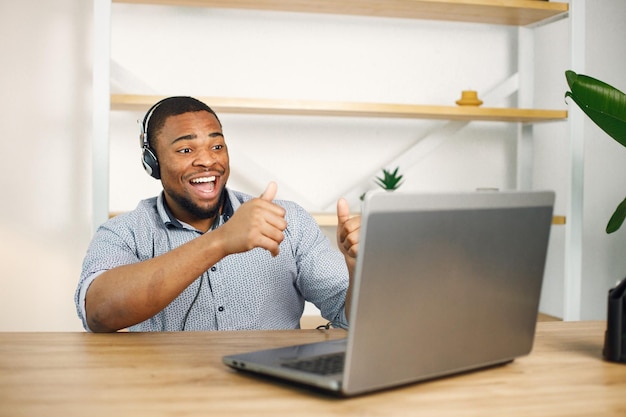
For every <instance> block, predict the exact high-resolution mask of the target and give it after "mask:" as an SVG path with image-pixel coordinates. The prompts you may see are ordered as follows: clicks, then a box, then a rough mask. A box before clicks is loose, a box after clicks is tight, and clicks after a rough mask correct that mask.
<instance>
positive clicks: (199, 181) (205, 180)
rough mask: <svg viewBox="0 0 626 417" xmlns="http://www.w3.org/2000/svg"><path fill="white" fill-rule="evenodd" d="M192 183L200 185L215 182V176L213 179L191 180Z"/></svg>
mask: <svg viewBox="0 0 626 417" xmlns="http://www.w3.org/2000/svg"><path fill="white" fill-rule="evenodd" d="M191 182H192V183H194V184H200V183H202V182H215V175H213V176H211V177H202V178H196V179H194V180H191Z"/></svg>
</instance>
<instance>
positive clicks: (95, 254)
mask: <svg viewBox="0 0 626 417" xmlns="http://www.w3.org/2000/svg"><path fill="white" fill-rule="evenodd" d="M114 220H115V221H114ZM123 230H124V229H123V228H122V227H120V226H119V222H118V221H117V220H116V219H112V220H110V221H109V222H107V223H105V224H104V225H102V226H100V227H99V228H98V230H97V231H96V233H95V235H94V237H93V239H92V241H91V243H90V245H89V247H88V249H87V253H86V255H85V259H84V261H83V267H82V272H81V275H80V279H79V281H78V285H77V288H76V293H75V295H74V302H75V305H76V312H77V314H78V317H79V318H80V319H81V321H82V323H83V327H84V329H85V330H87V331H91V330H90V329H89V326H88V325H87V317H86V308H85V297H86V295H87V290H88V289H89V286H90V285H91V284H92V283H93V281H94V280H95V279H96V278H98V277H99V276H100V275H101V274H102V273H104V272H105V271H108V270H109V269H113V268H115V267H117V266H120V265H128V264H131V263H135V262H138V261H139V259H138V256H137V254H136V251H135V250H133V249H132V247H131V246H130V245H129V241H132V238H131V237H130V235H129V236H126V233H124V232H123Z"/></svg>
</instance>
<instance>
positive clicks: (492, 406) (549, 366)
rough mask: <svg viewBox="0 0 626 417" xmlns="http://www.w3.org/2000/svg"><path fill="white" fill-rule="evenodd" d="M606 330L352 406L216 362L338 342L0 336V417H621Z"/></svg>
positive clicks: (574, 330)
mask: <svg viewBox="0 0 626 417" xmlns="http://www.w3.org/2000/svg"><path fill="white" fill-rule="evenodd" d="M604 329H605V324H604V323H603V322H543V323H538V327H537V337H536V340H535V346H534V349H533V352H532V353H531V354H530V355H529V356H526V357H523V358H520V359H517V360H515V361H514V362H513V363H511V364H508V365H505V366H502V367H497V368H493V369H489V370H484V371H479V372H473V373H468V374H463V375H458V376H454V377H449V378H445V379H439V380H435V381H430V382H423V383H418V384H414V385H410V386H406V387H401V388H397V389H394V390H389V391H384V392H379V393H375V394H371V395H367V396H362V397H356V398H351V399H341V398H335V397H332V396H327V395H325V394H320V393H318V392H314V391H309V390H307V389H304V388H299V387H294V386H291V385H288V384H285V383H277V382H268V381H266V380H261V379H259V378H256V377H252V376H249V375H246V374H242V373H238V372H236V371H233V370H230V369H229V368H227V367H225V366H224V365H222V362H221V357H222V356H223V355H225V354H229V353H235V352H241V351H247V350H254V349H257V348H260V347H277V346H283V345H289V344H294V343H300V342H302V343H307V342H313V341H320V340H325V339H335V338H340V337H344V336H345V332H344V331H342V330H328V331H327V330H294V331H266V332H259V331H239V332H185V333H151V334H148V333H142V334H133V333H119V334H86V333H0V416H2V417H4V416H48V415H50V416H53V415H54V416H90V417H94V416H115V417H122V416H144V415H145V416H161V415H163V416H166V415H171V416H174V415H185V416H195V415H202V416H208V415H216V416H231V415H232V416H255V415H268V416H295V415H297V416H327V415H330V416H334V415H337V416H350V415H359V416H362V415H367V416H392V415H398V416H409V415H411V416H413V415H415V416H421V415H423V416H444V417H445V416H455V417H463V416H481V417H488V416H499V417H501V416H525V417H532V416H567V417H573V416H585V417H589V416H624V415H626V365H622V364H614V363H609V362H606V361H604V360H603V359H602V354H601V350H602V343H603V334H604Z"/></svg>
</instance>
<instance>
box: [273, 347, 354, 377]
mask: <svg viewBox="0 0 626 417" xmlns="http://www.w3.org/2000/svg"><path fill="white" fill-rule="evenodd" d="M345 356H346V353H345V352H338V353H331V354H329V355H321V356H314V357H311V358H307V359H299V360H296V361H290V362H284V363H282V364H281V365H282V366H284V367H286V368H291V369H297V370H299V371H303V372H309V373H313V374H317V375H332V374H338V373H341V372H343V363H344V359H345Z"/></svg>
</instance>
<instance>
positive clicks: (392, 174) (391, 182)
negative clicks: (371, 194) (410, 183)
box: [359, 167, 404, 201]
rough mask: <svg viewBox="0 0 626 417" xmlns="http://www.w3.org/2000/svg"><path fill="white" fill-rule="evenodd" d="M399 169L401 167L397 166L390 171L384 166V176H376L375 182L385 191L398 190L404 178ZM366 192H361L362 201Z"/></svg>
mask: <svg viewBox="0 0 626 417" xmlns="http://www.w3.org/2000/svg"><path fill="white" fill-rule="evenodd" d="M399 170H400V167H396V169H394V170H393V171H388V170H386V169H384V168H383V171H382V176H381V177H376V178H375V179H374V182H375V183H376V184H378V185H379V186H380V188H382V189H383V190H385V191H393V190H397V189H398V188H399V187H400V186H401V185H402V178H403V177H404V176H403V175H402V174H399V173H398V171H399ZM365 194H367V192H365V193H363V194H361V196H360V197H359V198H360V200H361V201H363V199H364V198H365Z"/></svg>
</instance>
